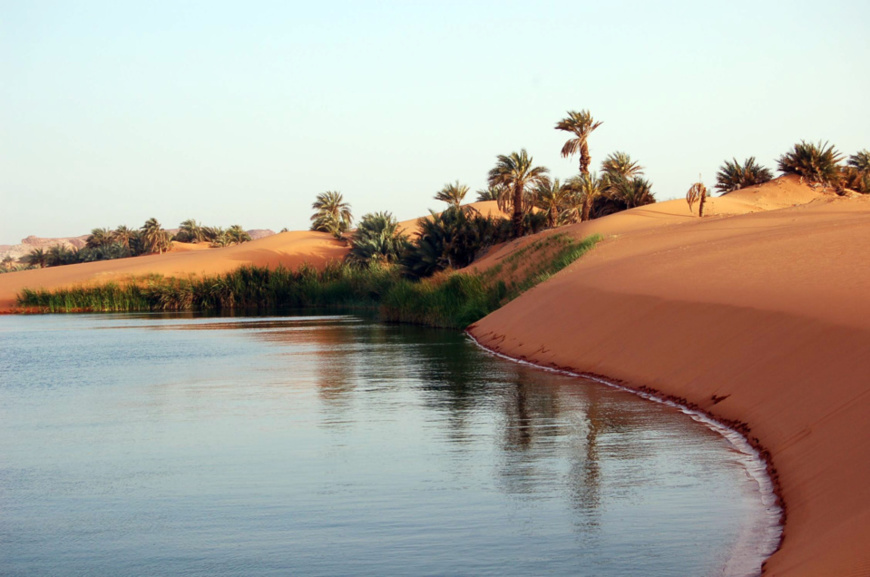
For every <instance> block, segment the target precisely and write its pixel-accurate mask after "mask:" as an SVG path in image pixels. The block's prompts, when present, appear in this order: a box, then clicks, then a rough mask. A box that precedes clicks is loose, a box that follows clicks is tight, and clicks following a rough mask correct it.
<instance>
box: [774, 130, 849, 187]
mask: <svg viewBox="0 0 870 577" xmlns="http://www.w3.org/2000/svg"><path fill="white" fill-rule="evenodd" d="M841 160H843V155H842V154H840V153H839V152H837V150H836V149H835V148H834V146H833V145H829V144H828V143H827V142H824V143H823V142H821V141H819V142H818V143H817V144H813V143H811V142H806V141H803V140H801V141H800V143H798V144H795V145H794V149H793V150H791V151H790V152H787V153H785V154H783V155H782V156H780V157H779V159H777V166H778V168H779V170H780V172H783V173H785V174H797V175H799V176H800V177H801V178H803V179H806V180H808V181H810V182H811V183H816V184H821V185H823V186H836V185H837V184H838V183H839V181H840V167H839V165H838V163H839V162H840V161H841Z"/></svg>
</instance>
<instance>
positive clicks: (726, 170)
mask: <svg viewBox="0 0 870 577" xmlns="http://www.w3.org/2000/svg"><path fill="white" fill-rule="evenodd" d="M771 178H773V173H772V172H771V171H770V169H769V168H766V167H764V166H761V165H760V164H758V163H757V162H755V157H754V156H750V157H749V158H747V159H746V160H745V161H744V162H743V164H740V163H739V162H737V159H736V158H735V159H733V160H726V161H725V164H723V165H722V166H720V167H719V172H718V173H717V174H716V190H718V191H719V192H720V193H721V194H726V193H729V192H734V191H735V190H740V189H741V188H746V187H747V186H753V185H756V184H762V183H764V182H768V181H769V180H770V179H771Z"/></svg>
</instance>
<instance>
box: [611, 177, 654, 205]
mask: <svg viewBox="0 0 870 577" xmlns="http://www.w3.org/2000/svg"><path fill="white" fill-rule="evenodd" d="M610 191H611V192H610V194H612V195H613V197H614V198H615V199H616V200H618V201H619V202H620V203H621V204H622V205H623V206H624V207H625V208H624V209H623V210H626V209H629V208H636V207H638V206H643V205H646V204H652V203H654V202H655V201H656V199H655V197H654V196H653V193H652V185H651V184H650V182H649V181H648V180H646V179H645V178H641V177H640V176H636V177H634V178H632V179H628V178H621V179H619V180H618V181H616V183H614V184H613V185H612V186H611V189H610Z"/></svg>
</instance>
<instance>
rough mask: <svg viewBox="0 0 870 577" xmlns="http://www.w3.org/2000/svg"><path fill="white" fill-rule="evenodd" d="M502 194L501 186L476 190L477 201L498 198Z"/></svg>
mask: <svg viewBox="0 0 870 577" xmlns="http://www.w3.org/2000/svg"><path fill="white" fill-rule="evenodd" d="M501 195H502V187H501V186H490V187H489V188H485V189H481V190H478V191H477V202H486V201H488V200H498V198H499V197H500V196H501Z"/></svg>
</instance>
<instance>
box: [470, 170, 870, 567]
mask: <svg viewBox="0 0 870 577" xmlns="http://www.w3.org/2000/svg"><path fill="white" fill-rule="evenodd" d="M795 205H797V206H795ZM711 209H712V210H710V213H711V214H716V215H718V216H712V217H710V218H704V219H699V218H697V216H695V217H689V216H688V209H687V206H686V204H685V202H684V201H670V202H663V203H659V204H657V205H654V206H650V207H642V208H639V209H635V210H632V211H627V212H625V213H621V214H617V215H612V216H609V217H606V218H603V219H599V220H597V221H593V222H589V223H582V224H579V225H574V226H572V227H566V228H563V229H560V230H561V231H567V232H569V233H570V234H572V235H575V236H577V237H585V236H587V235H589V234H593V233H598V234H602V236H604V237H605V240H604V241H603V242H602V243H599V245H598V246H597V247H596V248H595V249H594V250H593V251H592V252H591V253H589V254H588V255H586V256H585V257H583V258H582V259H581V260H580V261H579V262H577V263H575V264H574V265H572V266H570V267H569V268H567V269H566V270H564V271H562V272H561V273H559V274H558V275H556V276H554V277H553V278H552V279H551V280H549V281H548V282H546V283H544V284H542V285H539V286H538V287H536V288H534V289H532V290H531V291H529V292H527V293H526V294H524V295H523V296H522V297H520V298H519V299H517V300H515V301H513V302H511V303H509V304H508V305H507V306H505V307H504V308H502V309H500V310H498V311H496V312H494V313H493V314H491V315H489V316H488V317H486V318H485V319H483V320H481V321H480V322H479V323H477V324H476V325H475V326H473V327H472V328H471V329H470V332H471V333H472V334H473V335H474V336H475V337H476V338H477V339H479V340H480V341H481V343H482V344H484V345H485V346H488V347H489V348H492V349H493V350H496V351H499V352H501V353H504V354H507V355H510V356H513V357H517V358H523V359H527V360H530V361H533V362H536V363H538V364H542V365H547V366H558V367H564V368H570V369H573V370H575V371H578V372H589V373H595V374H599V375H605V376H607V377H610V378H613V379H618V380H621V381H624V382H626V383H627V384H629V385H632V386H638V387H640V386H647V387H651V388H653V389H655V390H657V391H659V392H661V393H662V394H664V395H670V396H673V397H677V398H681V399H686V400H687V401H688V402H689V403H694V404H696V405H698V406H699V407H700V408H702V409H704V410H707V411H709V412H710V413H711V414H713V415H714V416H716V417H718V418H720V419H723V420H728V421H737V422H742V423H746V424H747V425H748V427H749V429H750V432H749V433H748V436H749V437H750V438H751V439H752V438H757V439H758V442H760V444H761V446H762V447H764V448H766V449H767V450H769V451H770V454H771V455H772V461H773V465H774V467H775V468H776V470H777V471H778V481H779V482H780V485H781V495H782V497H783V499H784V501H785V506H786V512H787V521H786V525H785V532H784V541H783V544H782V548H781V549H780V550H779V551H778V552H777V553H775V554H774V555H773V557H771V559H770V560H769V562H768V563H767V566H766V571H765V574H767V575H786V576H798V575H800V576H821V575H870V482H868V479H870V418H868V417H870V299H868V296H870V267H868V266H867V265H866V263H867V262H868V261H870V197H861V198H837V197H834V196H833V195H831V194H825V193H823V192H821V191H818V190H813V189H811V188H809V187H807V186H804V185H801V184H800V183H799V182H798V181H797V180H796V179H791V178H789V179H778V180H777V181H774V182H773V183H769V184H767V185H762V186H760V187H753V188H752V189H746V190H743V191H738V192H736V193H732V194H730V195H727V196H725V197H717V198H715V199H713V202H712V203H711ZM696 210H697V208H696ZM761 211H765V212H761ZM727 214H731V215H734V216H730V217H724V216H722V215H727ZM517 244H519V243H512V244H511V245H507V246H504V247H502V248H501V249H499V250H496V251H493V252H492V253H491V254H490V255H488V256H487V257H486V259H484V261H483V262H480V263H477V266H478V267H481V266H487V265H488V264H489V263H494V262H497V261H498V260H500V259H501V258H503V257H504V256H505V255H507V254H509V253H510V252H511V251H512V250H514V249H515V248H516V245H517ZM714 397H715V399H714Z"/></svg>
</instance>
